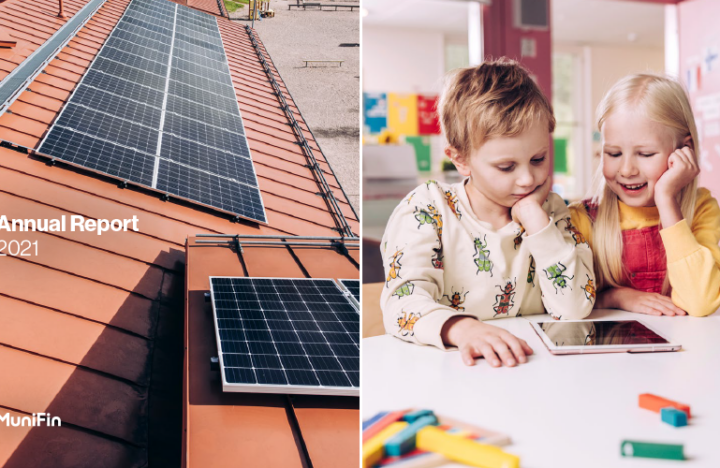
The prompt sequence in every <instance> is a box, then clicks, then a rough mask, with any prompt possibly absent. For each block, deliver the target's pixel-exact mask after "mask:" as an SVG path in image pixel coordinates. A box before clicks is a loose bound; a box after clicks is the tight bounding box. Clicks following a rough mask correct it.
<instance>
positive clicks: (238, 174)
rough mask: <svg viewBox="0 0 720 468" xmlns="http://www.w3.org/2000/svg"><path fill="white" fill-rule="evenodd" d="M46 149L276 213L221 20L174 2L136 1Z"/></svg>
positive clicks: (172, 188) (226, 206) (237, 207)
mask: <svg viewBox="0 0 720 468" xmlns="http://www.w3.org/2000/svg"><path fill="white" fill-rule="evenodd" d="M91 149H92V150H98V149H99V151H95V152H94V153H90V154H85V153H84V152H85V151H87V150H91ZM38 151H39V152H41V153H44V154H47V155H50V156H54V157H56V158H59V159H62V160H65V161H68V162H71V163H74V164H78V165H82V166H85V167H87V168H90V169H93V170H97V171H99V172H104V173H106V174H109V175H111V176H115V177H121V178H124V179H126V180H128V181H131V182H135V183H139V184H141V185H146V186H148V187H151V188H153V189H157V190H160V191H163V192H166V193H167V194H170V195H174V196H176V197H178V198H184V199H187V200H190V201H194V202H198V203H201V204H204V205H208V206H211V207H215V208H218V209H221V210H224V211H228V212H231V213H234V214H236V215H238V216H241V217H244V218H248V219H252V220H257V221H261V222H265V221H266V219H267V218H266V215H265V208H264V206H263V203H262V198H261V196H260V189H259V188H258V181H257V175H256V174H255V169H254V167H253V164H252V159H251V157H250V149H249V146H248V142H247V139H246V137H245V128H244V126H243V123H242V117H241V115H240V109H239V107H238V102H237V96H236V94H235V88H234V85H233V81H232V77H231V75H230V68H229V64H228V61H227V57H226V56H225V49H224V46H223V41H222V37H221V35H220V30H219V29H218V25H217V21H216V19H215V18H214V17H213V16H211V15H207V14H204V13H198V12H195V11H194V10H192V9H190V8H188V7H185V6H183V5H177V4H175V3H172V2H169V1H167V0H133V1H132V2H131V3H130V4H129V5H128V7H127V8H126V10H125V13H124V15H123V16H122V18H121V19H120V21H119V22H118V24H117V25H116V27H115V29H114V30H113V32H112V33H111V34H110V35H109V37H108V39H107V40H106V42H105V44H104V45H103V47H102V48H101V49H100V52H99V53H98V55H97V57H96V58H95V60H94V61H93V62H92V64H91V65H90V68H89V69H88V72H87V73H86V74H85V76H84V77H83V79H82V80H81V81H80V83H79V84H78V86H77V88H76V89H75V91H74V92H73V94H72V96H71V97H70V99H69V100H68V102H67V104H66V105H65V107H64V108H63V110H62V111H61V113H60V114H59V116H58V118H57V120H56V121H55V123H54V125H53V127H52V128H51V129H50V131H49V132H48V134H47V135H46V136H45V138H44V139H43V141H42V143H41V144H40V146H39V147H38ZM128 163H130V164H132V166H131V167H126V166H127V164H128ZM148 167H150V174H149V175H148V173H147V171H148Z"/></svg>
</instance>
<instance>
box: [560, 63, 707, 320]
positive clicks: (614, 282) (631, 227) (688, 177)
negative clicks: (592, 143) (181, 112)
mask: <svg viewBox="0 0 720 468" xmlns="http://www.w3.org/2000/svg"><path fill="white" fill-rule="evenodd" d="M598 128H599V129H600V131H601V133H602V145H603V146H602V162H601V164H600V167H599V168H598V173H597V175H596V182H597V183H596V189H595V191H594V196H593V198H592V199H591V200H586V201H584V202H582V203H580V204H577V205H573V206H571V214H572V220H573V223H574V224H575V225H576V226H577V227H578V229H579V230H580V232H581V233H582V234H583V235H584V237H585V238H586V239H587V240H588V241H589V242H590V245H591V246H592V250H593V255H594V263H595V268H596V274H597V279H598V285H597V288H598V291H599V293H598V299H597V302H596V303H595V307H596V308H617V309H624V310H628V311H632V312H638V313H644V314H650V315H663V314H664V315H685V314H686V312H687V313H689V314H690V315H695V316H705V315H710V314H712V313H713V312H714V311H715V310H716V309H717V308H718V306H720V268H719V266H718V265H720V248H718V241H719V240H720V209H718V204H717V201H716V200H715V199H714V198H713V197H712V196H711V195H710V192H709V191H708V190H707V189H703V188H700V189H698V188H697V176H698V174H699V173H700V170H699V169H698V163H697V156H696V152H695V149H696V144H697V141H698V139H697V130H696V128H695V121H694V119H693V114H692V110H691V108H690V103H689V102H688V98H687V95H686V94H685V91H684V90H683V88H682V87H681V86H680V84H678V83H677V82H676V81H674V80H671V79H668V78H664V77H661V76H656V75H651V74H638V75H632V76H629V77H626V78H624V79H622V80H621V81H619V82H618V83H617V84H615V86H613V87H612V88H611V89H610V91H608V93H607V95H606V96H605V97H604V99H603V101H602V102H601V103H600V106H599V107H598ZM688 220H690V221H688ZM671 294H672V295H671ZM670 295H671V297H669V296H670Z"/></svg>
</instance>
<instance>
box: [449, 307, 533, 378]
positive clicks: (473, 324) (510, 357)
mask: <svg viewBox="0 0 720 468" xmlns="http://www.w3.org/2000/svg"><path fill="white" fill-rule="evenodd" d="M442 338H443V341H444V342H445V343H446V344H448V345H451V346H457V347H458V348H459V350H460V357H461V358H462V360H463V362H464V363H465V364H466V365H468V366H472V365H475V359H476V358H479V357H484V358H485V360H486V361H488V363H489V364H490V365H491V366H493V367H500V365H501V363H502V364H503V365H505V366H508V367H514V366H515V365H517V363H518V362H520V363H525V362H527V357H526V356H529V355H530V354H532V353H533V350H532V348H530V346H528V344H527V343H526V342H525V340H521V339H519V338H517V337H515V336H514V335H513V334H512V333H510V332H508V331H506V330H503V329H502V328H498V327H493V326H492V325H488V324H486V323H483V322H481V321H479V320H477V319H475V318H472V317H453V318H451V319H450V320H448V321H447V322H446V323H445V326H444V327H443V330H442Z"/></svg>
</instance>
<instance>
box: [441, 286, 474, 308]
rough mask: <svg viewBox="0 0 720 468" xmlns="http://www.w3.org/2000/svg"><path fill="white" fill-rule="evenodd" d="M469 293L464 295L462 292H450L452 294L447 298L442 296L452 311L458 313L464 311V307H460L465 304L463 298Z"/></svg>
mask: <svg viewBox="0 0 720 468" xmlns="http://www.w3.org/2000/svg"><path fill="white" fill-rule="evenodd" d="M452 289H453V288H450V290H451V291H452ZM469 292H470V291H467V292H466V293H465V294H463V293H462V292H457V291H452V294H450V295H449V296H448V295H447V294H445V295H443V298H447V300H448V302H450V304H448V305H449V306H450V307H452V308H453V309H455V310H458V311H464V310H465V307H462V305H463V304H464V303H465V296H467V295H468V293H469Z"/></svg>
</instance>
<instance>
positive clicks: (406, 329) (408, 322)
mask: <svg viewBox="0 0 720 468" xmlns="http://www.w3.org/2000/svg"><path fill="white" fill-rule="evenodd" d="M420 316H421V315H420V314H416V313H415V312H410V313H409V314H408V313H407V312H405V311H402V313H401V314H399V315H398V319H397V324H398V327H399V328H400V329H399V330H398V333H399V334H400V335H402V336H408V335H410V336H414V335H415V330H414V328H415V324H416V323H417V321H418V320H420Z"/></svg>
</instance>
